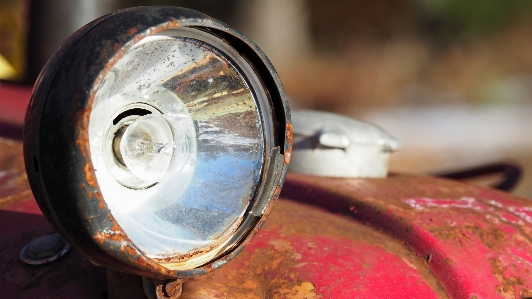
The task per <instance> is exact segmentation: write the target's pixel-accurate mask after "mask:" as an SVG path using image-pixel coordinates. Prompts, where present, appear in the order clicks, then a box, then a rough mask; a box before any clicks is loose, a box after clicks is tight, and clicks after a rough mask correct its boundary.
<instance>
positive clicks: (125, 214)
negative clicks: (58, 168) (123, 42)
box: [89, 28, 273, 269]
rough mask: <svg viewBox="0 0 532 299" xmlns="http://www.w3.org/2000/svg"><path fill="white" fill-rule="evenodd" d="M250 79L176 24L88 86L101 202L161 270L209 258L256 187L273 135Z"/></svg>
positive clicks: (216, 45)
mask: <svg viewBox="0 0 532 299" xmlns="http://www.w3.org/2000/svg"><path fill="white" fill-rule="evenodd" d="M236 63H238V65H239V67H236ZM257 84H260V83H259V80H258V79H257V77H256V75H254V72H253V71H252V69H251V67H249V65H248V64H247V62H246V61H245V60H244V59H242V58H240V56H239V55H238V53H236V52H235V51H234V50H232V48H230V47H229V46H228V45H227V44H225V43H223V42H222V41H221V40H219V39H217V38H215V37H214V36H211V35H210V34H207V33H204V32H202V31H199V30H195V29H190V28H183V29H177V30H167V31H165V32H163V33H159V34H157V35H153V36H149V37H145V38H144V39H143V40H141V41H140V42H138V43H137V44H135V45H133V46H132V47H130V48H129V49H127V50H126V52H125V53H124V55H123V56H122V57H121V58H120V59H119V60H118V61H117V62H116V64H115V65H114V66H113V67H112V68H111V70H110V71H109V72H108V73H107V74H106V75H105V77H104V79H103V81H102V83H101V84H100V86H99V89H98V90H97V92H96V96H95V99H94V102H93V106H92V113H91V116H90V121H89V144H90V151H91V159H92V163H93V165H94V168H95V170H96V178H97V181H98V184H99V186H100V190H101V192H102V195H103V198H104V200H105V203H106V204H107V206H108V207H109V209H110V211H111V213H112V215H113V216H114V218H115V219H116V221H117V222H118V224H119V225H120V226H121V227H122V229H123V230H124V231H125V232H126V234H127V235H128V237H129V238H130V239H131V240H132V241H133V242H134V243H135V244H136V245H137V246H138V247H139V248H140V249H141V250H142V251H143V252H144V253H145V254H146V255H148V256H149V257H151V258H155V259H160V261H161V263H163V264H164V265H166V266H167V267H169V268H172V269H191V268H193V267H196V266H199V265H202V264H205V263H206V262H208V261H209V259H212V257H213V256H214V255H215V254H216V253H217V252H219V251H220V250H222V247H223V246H224V245H225V243H226V242H227V240H228V239H229V237H231V235H232V233H234V231H235V230H236V229H237V228H238V226H239V224H240V223H241V221H242V219H243V217H244V216H245V215H244V212H245V211H246V209H247V208H248V206H249V204H250V202H251V201H252V200H253V198H254V197H255V195H256V193H257V191H258V190H257V186H258V183H259V182H260V180H261V177H262V169H263V164H264V159H265V158H264V155H265V144H268V143H269V142H271V141H270V139H272V138H273V137H271V136H270V135H269V133H268V132H264V131H263V126H264V120H263V119H264V117H263V114H264V113H266V112H265V111H263V110H261V109H269V108H264V107H261V105H260V104H259V103H262V102H263V101H267V100H265V99H266V95H265V94H264V91H262V89H261V88H255V87H254V85H257ZM264 106H267V105H264ZM128 109H129V110H128ZM135 109H136V110H135ZM128 111H129V112H128ZM135 111H149V113H148V112H146V113H142V114H140V113H137V114H135ZM267 113H271V112H267ZM120 115H121V117H118V116H120ZM124 115H126V116H125V117H122V116H124ZM118 144H119V145H120V148H119V149H118V148H117V147H116V146H117V145H118ZM113 146H115V147H114V148H113ZM206 252H208V253H206ZM200 253H201V254H200ZM202 256H203V257H202Z"/></svg>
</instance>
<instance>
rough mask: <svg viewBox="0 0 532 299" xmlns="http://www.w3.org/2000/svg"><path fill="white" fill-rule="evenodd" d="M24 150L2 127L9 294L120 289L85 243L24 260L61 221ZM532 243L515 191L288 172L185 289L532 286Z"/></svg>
mask: <svg viewBox="0 0 532 299" xmlns="http://www.w3.org/2000/svg"><path fill="white" fill-rule="evenodd" d="M21 157H22V152H21V146H20V143H17V142H14V141H8V140H6V139H0V173H1V174H2V175H3V177H1V178H0V191H1V194H0V269H1V272H2V273H1V274H2V279H0V290H1V292H2V293H1V297H2V298H46V297H51V298H105V297H106V296H107V294H108V292H109V293H116V289H114V290H113V292H111V291H110V290H108V289H107V278H106V270H105V269H104V268H102V267H97V266H95V265H93V264H91V263H90V262H89V261H88V260H87V259H86V258H85V257H84V256H82V255H81V254H79V253H78V252H76V251H71V252H70V253H68V254H67V255H66V256H64V257H63V258H61V259H59V260H57V261H55V262H52V263H50V264H47V265H41V266H28V265H24V264H22V263H21V262H20V261H19V260H18V254H19V252H20V249H21V248H22V247H23V246H24V245H25V244H26V243H27V242H29V241H31V240H33V239H34V238H37V237H40V236H42V235H45V234H49V233H51V232H52V228H51V227H50V226H49V225H48V224H47V222H46V220H45V219H44V217H43V216H42V215H41V214H40V211H39V210H38V208H37V205H36V204H35V202H34V201H33V200H32V199H31V194H30V193H29V189H28V185H27V182H26V181H25V176H24V174H23V165H22V158H21ZM6 174H9V176H7V175H6ZM531 252H532V203H531V202H530V201H528V200H525V199H521V198H518V197H515V196H512V195H510V194H507V193H503V192H499V191H496V190H493V189H489V188H482V187H477V186H473V185H468V184H464V183H461V182H457V181H452V180H445V179H436V178H430V177H412V176H400V175H392V176H390V177H388V178H385V179H342V178H322V177H312V176H304V175H296V174H289V175H288V177H287V180H286V183H285V187H284V189H283V192H282V193H281V199H280V200H279V201H278V202H277V205H276V207H275V208H274V209H273V211H272V213H271V215H270V217H269V219H268V221H267V222H266V223H265V225H264V227H263V228H262V229H261V231H260V232H259V233H258V234H257V236H256V237H255V238H254V239H253V240H252V241H251V242H250V243H249V245H248V246H247V247H246V248H245V249H244V251H243V252H242V253H241V254H240V255H239V256H237V257H236V258H235V259H234V260H233V261H231V262H228V263H227V264H226V265H224V266H223V267H221V268H219V269H217V270H216V271H213V272H212V273H209V274H207V275H204V276H200V277H197V278H194V279H192V280H189V281H187V282H185V283H184V285H183V294H182V295H181V298H205V297H214V298H375V297H378V298H477V299H480V298H532V277H531V276H530V272H531V271H532V253H531ZM111 286H112V287H113V288H120V287H123V288H128V286H127V285H124V286H119V285H116V284H114V285H113V284H111ZM118 293H119V294H120V292H118ZM124 294H125V293H124ZM140 297H142V294H140Z"/></svg>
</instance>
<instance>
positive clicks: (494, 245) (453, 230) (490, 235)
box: [430, 225, 506, 250]
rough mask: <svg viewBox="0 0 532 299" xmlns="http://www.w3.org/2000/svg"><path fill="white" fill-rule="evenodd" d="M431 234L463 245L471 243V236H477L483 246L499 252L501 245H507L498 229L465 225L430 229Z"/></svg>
mask: <svg viewBox="0 0 532 299" xmlns="http://www.w3.org/2000/svg"><path fill="white" fill-rule="evenodd" d="M430 232H431V233H432V234H433V235H434V236H435V237H437V238H438V239H442V240H455V241H458V242H460V243H461V244H462V245H465V244H464V243H467V242H469V241H471V237H470V236H475V237H477V238H478V239H480V241H481V242H482V244H484V245H485V246H486V247H488V248H490V249H494V250H497V249H499V248H500V246H501V245H504V244H505V243H506V238H505V236H504V233H503V232H502V231H501V230H500V229H498V228H496V227H488V228H487V229H482V228H480V227H478V226H476V225H464V226H461V227H457V226H443V227H436V228H432V229H430Z"/></svg>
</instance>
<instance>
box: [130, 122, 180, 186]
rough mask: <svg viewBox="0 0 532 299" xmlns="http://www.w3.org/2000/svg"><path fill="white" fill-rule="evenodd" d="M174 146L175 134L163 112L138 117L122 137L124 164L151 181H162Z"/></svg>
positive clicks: (139, 176) (169, 163) (143, 178)
mask: <svg viewBox="0 0 532 299" xmlns="http://www.w3.org/2000/svg"><path fill="white" fill-rule="evenodd" d="M174 150H175V141H174V134H173V132H172V129H171V128H170V125H169V124H168V122H166V120H164V118H163V117H162V116H161V115H154V114H148V115H145V116H142V117H140V118H138V119H137V120H136V121H135V122H133V123H132V124H131V125H129V126H128V127H127V129H126V131H125V132H124V135H123V136H122V139H121V141H120V152H121V154H122V159H123V161H124V164H125V165H126V167H127V168H128V169H129V170H130V171H131V172H132V173H133V174H134V175H135V176H137V177H138V178H140V179H142V180H144V181H147V182H158V181H160V180H161V179H162V178H163V177H164V176H165V175H166V174H167V172H168V170H169V169H170V168H171V163H172V162H173V161H172V160H173V158H174Z"/></svg>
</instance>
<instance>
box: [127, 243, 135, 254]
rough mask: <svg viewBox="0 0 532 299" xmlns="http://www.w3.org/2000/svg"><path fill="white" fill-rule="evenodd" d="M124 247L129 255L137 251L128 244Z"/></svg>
mask: <svg viewBox="0 0 532 299" xmlns="http://www.w3.org/2000/svg"><path fill="white" fill-rule="evenodd" d="M125 248H126V250H127V253H128V254H130V255H135V254H137V251H136V250H135V249H134V248H132V247H131V246H129V245H128V246H126V247H125Z"/></svg>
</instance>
